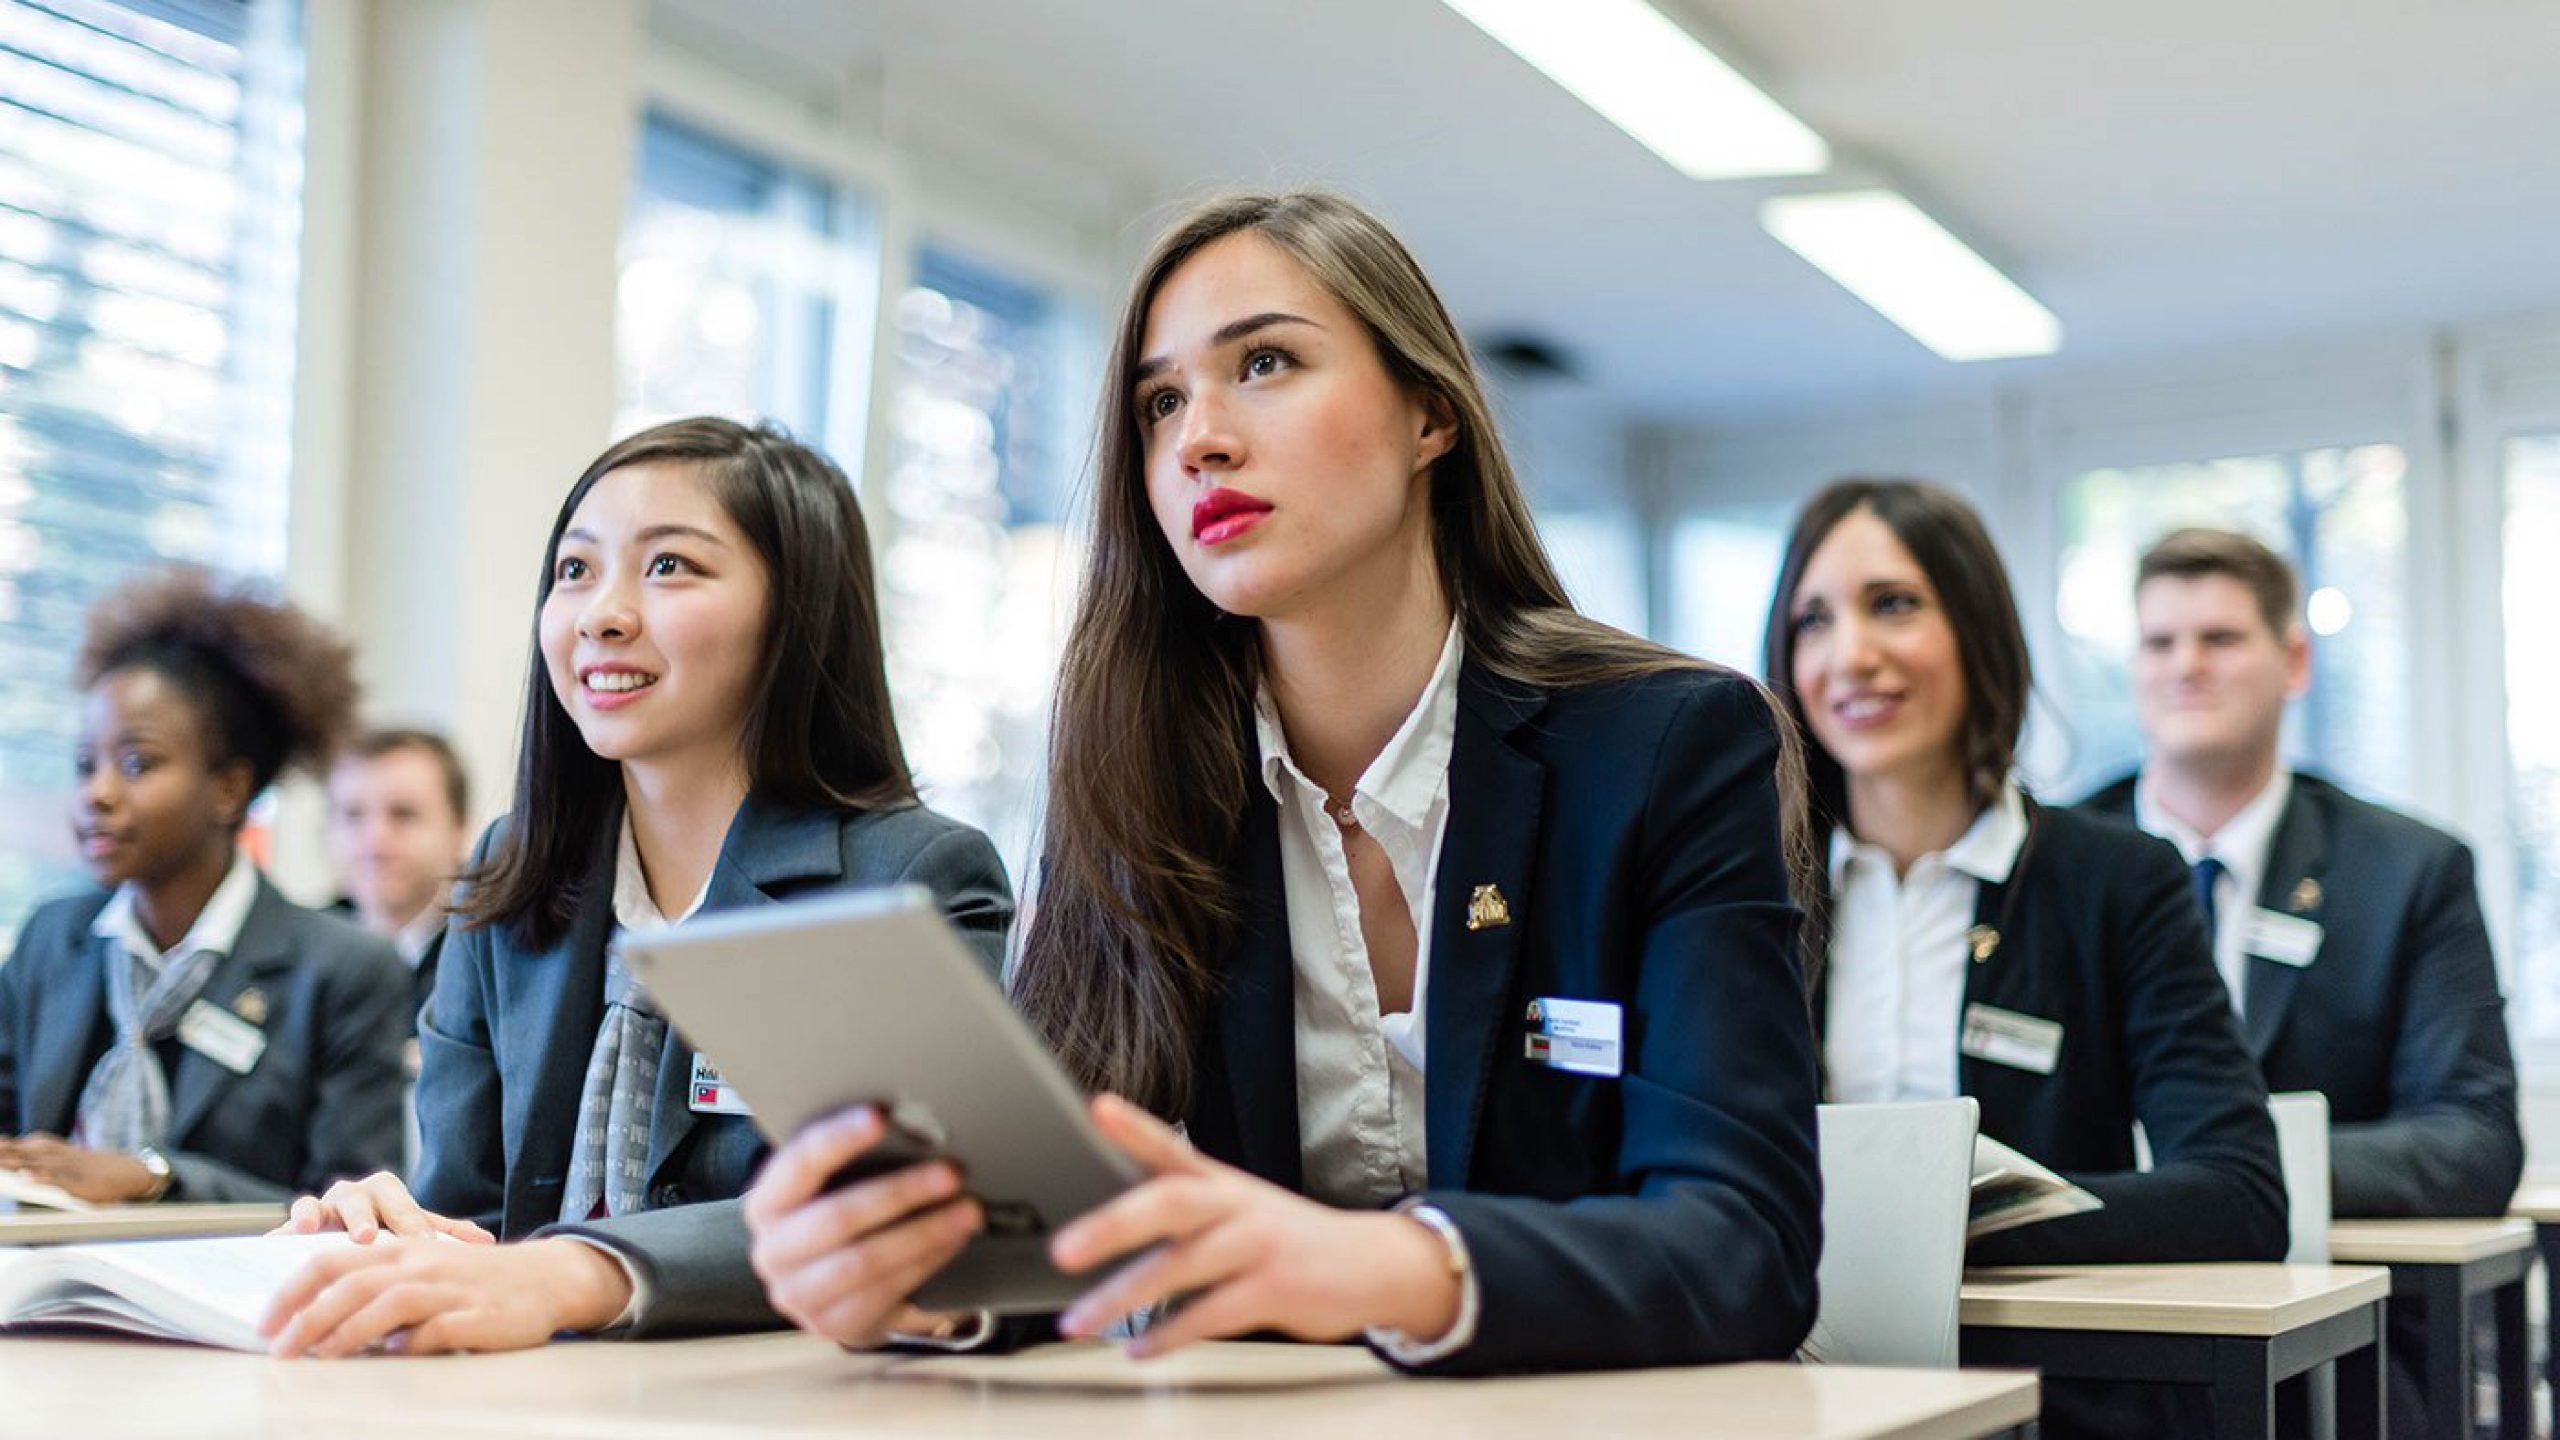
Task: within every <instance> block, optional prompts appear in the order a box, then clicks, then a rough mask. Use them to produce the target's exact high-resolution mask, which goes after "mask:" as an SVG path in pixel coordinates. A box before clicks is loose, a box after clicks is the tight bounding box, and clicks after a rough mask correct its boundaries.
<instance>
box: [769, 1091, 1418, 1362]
mask: <svg viewBox="0 0 2560 1440" xmlns="http://www.w3.org/2000/svg"><path fill="white" fill-rule="evenodd" d="M1093 1121H1094V1124H1095V1125H1096V1126H1097V1127H1098V1128H1100V1130H1101V1131H1102V1133H1103V1135H1104V1136H1105V1137H1106V1138H1108V1139H1109V1140H1110V1141H1111V1143H1113V1144H1114V1145H1116V1146H1118V1147H1119V1148H1120V1149H1121V1150H1123V1151H1125V1152H1126V1153H1127V1154H1128V1155H1129V1156H1130V1158H1132V1159H1134V1160H1136V1161H1137V1162H1138V1163H1139V1164H1141V1165H1143V1166H1145V1167H1146V1168H1147V1170H1148V1171H1149V1173H1150V1175H1151V1177H1152V1178H1150V1179H1148V1180H1146V1181H1145V1182H1143V1183H1141V1184H1139V1185H1138V1186H1136V1187H1135V1188H1133V1189H1131V1190H1129V1191H1127V1192H1125V1193H1124V1194H1122V1195H1120V1196H1119V1197H1118V1198H1116V1199H1114V1200H1111V1201H1109V1202H1108V1203H1106V1204H1103V1205H1101V1206H1099V1207H1097V1208H1096V1209H1094V1210H1093V1211H1091V1212H1090V1213H1088V1214H1086V1215H1084V1216H1082V1217H1080V1218H1079V1219H1077V1220H1076V1221H1075V1222H1074V1223H1072V1224H1070V1225H1068V1226H1067V1227H1066V1228H1064V1229H1063V1230H1060V1231H1059V1232H1058V1234H1057V1235H1056V1237H1055V1238H1054V1239H1053V1240H1052V1241H1051V1242H1050V1246H1049V1254H1050V1258H1051V1259H1052V1260H1053V1261H1055V1262H1056V1264H1057V1265H1058V1268H1060V1269H1062V1270H1065V1271H1068V1272H1070V1273H1073V1274H1078V1275H1082V1274H1088V1273H1091V1272H1093V1271H1096V1270H1098V1269H1101V1268H1103V1267H1105V1266H1108V1265H1110V1264H1112V1263H1113V1262H1115V1261H1119V1260H1123V1259H1126V1258H1127V1257H1130V1256H1132V1255H1138V1254H1140V1252H1143V1251H1146V1250H1148V1249H1150V1248H1151V1247H1160V1248H1156V1249H1155V1253H1153V1254H1150V1255H1145V1256H1143V1258H1140V1259H1137V1260H1135V1261H1133V1262H1132V1263H1129V1264H1128V1265H1126V1266H1124V1267H1123V1268H1122V1269H1121V1270H1119V1271H1118V1272H1117V1273H1115V1274H1112V1275H1109V1276H1108V1277H1106V1278H1104V1279H1102V1280H1101V1281H1100V1282H1099V1283H1097V1284H1096V1285H1095V1286H1094V1287H1093V1288H1092V1289H1091V1290H1089V1291H1087V1292H1086V1293H1085V1294H1084V1296H1083V1297H1082V1298H1081V1299H1079V1300H1077V1301H1076V1303H1075V1304H1074V1305H1073V1306H1072V1307H1070V1308H1069V1309H1068V1310H1067V1312H1066V1314H1065V1315H1064V1316H1063V1317H1062V1318H1061V1320H1060V1322H1059V1328H1060V1330H1061V1331H1063V1332H1064V1333H1066V1334H1068V1335H1070V1336H1091V1335H1099V1334H1101V1333H1103V1332H1104V1331H1105V1330H1108V1329H1110V1328H1111V1327H1112V1326H1113V1325H1116V1324H1118V1323H1119V1322H1120V1321H1122V1320H1123V1319H1125V1318H1127V1317H1128V1316H1129V1315H1131V1314H1133V1313H1135V1312H1137V1311H1140V1310H1143V1309H1145V1308H1146V1307H1148V1306H1150V1305H1154V1304H1157V1303H1159V1302H1161V1301H1164V1300H1166V1299H1168V1298H1172V1297H1175V1296H1187V1297H1189V1298H1188V1299H1187V1301H1186V1302H1185V1303H1184V1304H1183V1306H1182V1307H1181V1309H1180V1310H1179V1311H1178V1313H1176V1314H1175V1315H1173V1316H1172V1317H1171V1318H1170V1319H1168V1320H1166V1321H1164V1322H1162V1323H1160V1324H1157V1325H1155V1326H1153V1327H1151V1328H1150V1329H1148V1330H1147V1331H1146V1332H1145V1333H1144V1334H1143V1335H1141V1336H1140V1337H1139V1338H1138V1339H1137V1340H1136V1342H1135V1343H1134V1344H1132V1346H1131V1347H1130V1350H1131V1353H1132V1354H1135V1355H1140V1356H1151V1355H1161V1354H1164V1353H1166V1352H1168V1351H1171V1350H1174V1349H1178V1348H1180V1347H1181V1346H1184V1345H1188V1344H1191V1343H1193V1342H1194V1341H1199V1340H1213V1339H1217V1338H1220V1337H1222V1336H1231V1335H1244V1334H1250V1333H1252V1332H1254V1331H1257V1330H1278V1331H1281V1332H1283V1333H1286V1334H1289V1335H1294V1336H1296V1337H1298V1338H1300V1339H1305V1340H1342V1339H1347V1338H1350V1337H1352V1336H1356V1335H1359V1334H1361V1333H1363V1332H1364V1331H1367V1330H1369V1329H1372V1328H1392V1329H1396V1330H1400V1331H1402V1332H1403V1333H1405V1334H1408V1335H1414V1336H1423V1337H1436V1336H1439V1335H1443V1334H1446V1333H1447V1332H1448V1330H1449V1327H1450V1326H1452V1325H1454V1324H1455V1323H1457V1316H1458V1305H1459V1293H1458V1280H1457V1277H1456V1276H1455V1275H1454V1274H1453V1273H1452V1272H1451V1270H1450V1267H1449V1263H1448V1252H1447V1249H1446V1247H1445V1246H1444V1245H1443V1244H1442V1242H1441V1240H1440V1238H1439V1237H1438V1236H1437V1235H1436V1234H1434V1233H1433V1232H1432V1231H1431V1230H1430V1229H1429V1228H1428V1227H1427V1226H1425V1225H1423V1224H1422V1223H1421V1222H1419V1221H1415V1220H1410V1219H1407V1218H1406V1217H1404V1216H1401V1215H1395V1214H1384V1213H1378V1212H1372V1211H1353V1210H1337V1209H1334V1208H1333V1207H1331V1206H1328V1205H1322V1204H1318V1203H1317V1202H1315V1201H1313V1200H1309V1199H1306V1198H1305V1197H1303V1196H1300V1195H1296V1194H1293V1193H1292V1192H1290V1191H1288V1190H1284V1189H1282V1188H1280V1187H1279V1186H1277V1185H1273V1184H1270V1183H1269V1182H1267V1181H1264V1180H1260V1179H1256V1178H1255V1177H1253V1176H1251V1175H1248V1174H1246V1173H1245V1172H1243V1171H1241V1170H1238V1169H1236V1168H1234V1167H1233V1166H1229V1165H1223V1164H1220V1163H1219V1162H1217V1161H1215V1160H1212V1159H1210V1158H1209V1157H1207V1156H1205V1155H1202V1154H1200V1153H1199V1152H1198V1151H1196V1150H1194V1149H1192V1148H1191V1146H1190V1144H1189V1143H1188V1142H1186V1141H1185V1140H1184V1139H1183V1138H1182V1137H1181V1136H1180V1135H1178V1134H1176V1133H1175V1132H1174V1131H1173V1130H1172V1129H1171V1128H1170V1127H1168V1126H1167V1125H1165V1124H1164V1122H1162V1121H1160V1120H1158V1119H1156V1118H1155V1117H1154V1116H1152V1115H1149V1114H1147V1113H1146V1112H1145V1111H1143V1110H1141V1109H1139V1108H1138V1107H1136V1106H1134V1105H1131V1104H1130V1103H1128V1102H1127V1101H1125V1100H1122V1099H1120V1098H1119V1097H1118V1096H1114V1095H1104V1096H1099V1097H1097V1098H1096V1099H1095V1100H1094V1102H1093ZM886 1133H887V1127H886V1125H885V1124H884V1122H883V1120H882V1118H881V1115H880V1112H879V1111H878V1110H877V1109H876V1108H874V1107H871V1106H858V1107H856V1108H854V1109H851V1110H847V1111H845V1112H843V1113H841V1114H839V1115H835V1116H831V1117H829V1118H828V1119H825V1120H821V1121H819V1122H817V1123H816V1124H813V1125H811V1126H809V1127H808V1128H807V1129H805V1130H803V1131H801V1132H800V1133H799V1134H798V1135H796V1136H794V1137H793V1138H792V1140H791V1142H790V1143H789V1144H787V1145H785V1146H783V1147H782V1149H781V1150H779V1151H777V1152H776V1153H775V1155H774V1157H773V1159H772V1161H771V1162H770V1163H769V1164H767V1165H766V1166H765V1169H764V1173H763V1174H762V1175H761V1176H760V1177H758V1179H757V1181H756V1185H755V1188H754V1189H753V1190H751V1191H749V1192H748V1194H747V1199H746V1205H745V1212H746V1221H747V1229H748V1231H749V1233H750V1234H751V1235H753V1237H754V1250H753V1257H754V1262H755V1269H756V1274H757V1276H758V1277H759V1278H761V1279H762V1280H763V1281H764V1283H765V1292H766V1294H767V1296H768V1297H769V1298H770V1299H771V1300H772V1301H773V1304H774V1308H775V1309H776V1310H778V1311H780V1312H781V1313H782V1315H783V1316H784V1317H785V1318H787V1319H789V1320H790V1321H791V1322H792V1323H794V1324H796V1325H798V1326H800V1327H801V1328H802V1329H804V1330H808V1331H811V1332H813V1333H815V1334H819V1335H823V1336H825V1337H827V1338H828V1339H830V1340H833V1341H835V1342H837V1343H838V1344H841V1345H847V1346H852V1347H856V1348H869V1347H872V1346H876V1345H881V1344H884V1343H886V1342H888V1341H889V1340H891V1339H894V1338H899V1337H910V1338H912V1337H917V1336H929V1335H936V1334H940V1333H943V1332H946V1331H948V1330H949V1329H951V1328H952V1326H953V1325H954V1323H955V1322H956V1319H957V1317H953V1316H946V1315H936V1314H933V1313H931V1312H928V1311H924V1310H920V1309H918V1308H916V1307H915V1306H914V1305H913V1304H911V1303H909V1299H908V1297H910V1296H912V1295H913V1294H914V1293H915V1292H916V1290H917V1288H918V1287H919V1286H921V1285H923V1284H924V1283H925V1281H926V1280H928V1279H930V1278H931V1277H932V1276H933V1274H934V1272H935V1271H937V1270H939V1269H941V1268H942V1267H943V1266H945V1265H947V1264H949V1263H950V1262H951V1260H952V1259H953V1257H955V1256H957V1255H958V1254H959V1253H960V1251H961V1249H962V1247H964V1246H966V1245H967V1244H968V1242H969V1239H970V1237H972V1236H973V1235H975V1234H977V1232H978V1230H979V1228H980V1227H981V1226H982V1225H984V1223H985V1216H984V1215H983V1213H982V1212H981V1211H980V1209H979V1207H978V1206H977V1205H976V1204H975V1203H974V1202H973V1201H971V1200H970V1199H969V1197H968V1196H967V1194H966V1193H964V1182H963V1180H962V1178H961V1176H960V1174H959V1172H958V1171H957V1170H955V1169H954V1168H953V1167H952V1166H951V1165H949V1164H948V1163H946V1162H942V1161H928V1162H926V1163H924V1164H920V1165H911V1166H908V1167H906V1168H905V1169H902V1170H897V1171H894V1172H891V1173H889V1174H887V1175H881V1176H877V1177H874V1178H871V1179H867V1180H861V1181H857V1182H855V1183H853V1184H851V1185H847V1186H844V1187H843V1188H841V1189H835V1190H829V1189H827V1188H826V1186H827V1182H828V1179H829V1177H831V1176H833V1175H834V1174H836V1173H837V1172H838V1171H839V1170H841V1169H843V1168H844V1167H845V1166H846V1165H848V1164H850V1163H852V1162H853V1161H855V1160H857V1159H859V1158H860V1157H861V1155H862V1154H863V1152H864V1151H866V1150H868V1149H869V1148H870V1147H872V1146H873V1145H876V1144H878V1143H879V1141H880V1140H881V1138H882V1137H883V1136H884V1135H885V1134H886Z"/></svg>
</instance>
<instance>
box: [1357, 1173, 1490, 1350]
mask: <svg viewBox="0 0 2560 1440" xmlns="http://www.w3.org/2000/svg"><path fill="white" fill-rule="evenodd" d="M1395 1213H1396V1214H1398V1215H1402V1216H1405V1217H1407V1218H1408V1219H1411V1220H1414V1221H1416V1222H1418V1223H1420V1224H1422V1225H1426V1226H1428V1227H1430V1229H1431V1232H1432V1233H1433V1234H1435V1235H1437V1236H1439V1237H1440V1243H1441V1244H1442V1245H1444V1246H1447V1247H1448V1251H1449V1269H1450V1272H1451V1273H1452V1274H1454V1275H1456V1276H1457V1277H1458V1318H1457V1320H1456V1322H1455V1323H1453V1324H1452V1325H1450V1327H1449V1333H1448V1334H1446V1335H1443V1336H1441V1337H1440V1338H1439V1339H1437V1340H1433V1341H1430V1342H1428V1343H1425V1342H1422V1341H1417V1340H1415V1339H1414V1338H1413V1337H1412V1336H1410V1335H1407V1334H1405V1333H1404V1332H1403V1331H1401V1330H1391V1329H1387V1328H1385V1327H1383V1326H1379V1327H1372V1328H1371V1329H1370V1330H1369V1331H1368V1337H1367V1338H1368V1341H1369V1343H1370V1344H1372V1345H1375V1346H1376V1347H1378V1351H1379V1353H1381V1354H1383V1355H1385V1356H1386V1357H1387V1358H1388V1359H1389V1360H1392V1361H1394V1362H1395V1363H1396V1364H1398V1365H1401V1366H1403V1367H1404V1368H1406V1369H1408V1370H1418V1369H1421V1368H1422V1367H1423V1366H1425V1365H1434V1364H1437V1363H1439V1362H1440V1361H1443V1360H1446V1359H1448V1358H1449V1357H1450V1356H1452V1355H1455V1354H1457V1353H1458V1352H1459V1351H1461V1350H1464V1349H1466V1348H1467V1347H1468V1346H1470V1345H1472V1344H1474V1343H1475V1341H1476V1317H1477V1315H1478V1314H1480V1313H1481V1312H1482V1311H1483V1309H1484V1293H1483V1291H1482V1289H1481V1288H1479V1287H1478V1286H1477V1284H1476V1266H1475V1261H1474V1259H1473V1258H1472V1257H1471V1256H1469V1255H1468V1253H1467V1237H1466V1236H1465V1235H1463V1234H1461V1233H1459V1230H1458V1222H1457V1221H1455V1220H1452V1219H1450V1218H1449V1212H1448V1211H1446V1210H1443V1209H1441V1208H1440V1207H1439V1206H1437V1205H1432V1204H1429V1203H1426V1202H1424V1201H1422V1200H1420V1199H1416V1198H1411V1197H1408V1198H1407V1199H1405V1200H1402V1201H1400V1202H1398V1203H1397V1205H1396V1207H1395Z"/></svg>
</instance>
